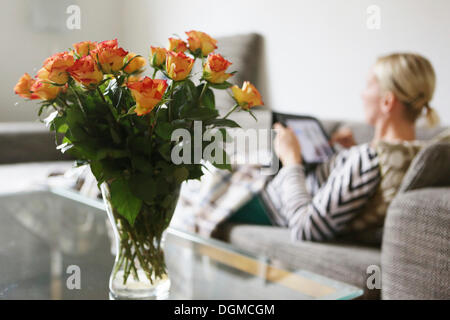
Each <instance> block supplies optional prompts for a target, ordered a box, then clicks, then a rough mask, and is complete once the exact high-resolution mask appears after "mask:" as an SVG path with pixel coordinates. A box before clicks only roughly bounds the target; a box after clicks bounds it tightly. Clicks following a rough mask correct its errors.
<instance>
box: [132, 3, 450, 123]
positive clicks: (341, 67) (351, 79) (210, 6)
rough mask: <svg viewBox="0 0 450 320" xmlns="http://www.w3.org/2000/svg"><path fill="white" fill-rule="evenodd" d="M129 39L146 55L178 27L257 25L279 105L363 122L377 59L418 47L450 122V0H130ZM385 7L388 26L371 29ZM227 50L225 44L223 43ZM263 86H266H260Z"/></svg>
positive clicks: (274, 104)
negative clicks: (374, 10)
mask: <svg viewBox="0 0 450 320" xmlns="http://www.w3.org/2000/svg"><path fill="white" fill-rule="evenodd" d="M130 2H132V3H133V5H130V6H126V7H125V10H124V16H125V21H126V22H125V23H126V26H127V28H125V29H124V40H125V42H126V43H127V45H128V47H130V48H131V47H133V48H136V50H139V51H140V52H141V53H146V52H148V47H149V45H150V44H153V45H155V44H156V45H164V46H165V45H166V38H167V37H169V36H171V34H173V33H177V34H179V35H183V34H184V31H186V30H190V29H199V30H203V31H205V32H208V33H210V34H211V35H214V36H219V35H228V34H233V33H244V32H250V31H256V32H258V33H260V34H262V35H263V36H264V38H265V53H264V59H265V63H266V67H265V70H263V71H265V72H260V74H261V73H262V74H263V76H265V77H267V79H266V80H267V81H266V83H267V85H264V82H262V87H261V91H262V93H263V97H264V99H265V102H266V105H268V106H270V107H271V108H273V109H276V110H280V111H286V112H296V113H310V114H313V115H316V116H319V117H322V118H339V119H342V118H345V119H353V120H362V119H363V111H362V107H361V100H360V92H361V90H362V89H363V87H364V84H365V77H366V74H367V71H368V69H369V67H370V66H371V64H372V63H373V62H374V61H375V59H376V57H377V56H379V55H381V54H385V53H389V52H393V51H399V50H408V51H417V52H420V53H422V54H424V55H425V56H427V57H428V58H429V59H430V60H431V61H432V63H433V64H434V66H435V69H436V71H437V78H438V87H437V90H436V95H435V99H434V100H433V102H432V105H433V106H434V107H435V108H436V109H437V110H438V112H439V114H440V116H441V118H442V121H443V122H444V123H446V124H450V90H449V89H450V59H449V57H450V1H449V0H433V1H429V0H226V1H224V0H210V1H204V0H189V1H177V0H152V1H150V2H149V1H130ZM372 4H375V5H378V6H379V7H380V8H381V29H380V30H369V29H368V28H367V27H366V20H367V12H366V10H367V7H368V6H369V5H372ZM219 52H220V43H219ZM260 85H261V84H260Z"/></svg>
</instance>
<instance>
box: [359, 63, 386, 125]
mask: <svg viewBox="0 0 450 320" xmlns="http://www.w3.org/2000/svg"><path fill="white" fill-rule="evenodd" d="M361 98H362V100H363V105H364V113H365V116H366V122H367V123H368V124H370V125H375V123H376V122H377V119H378V117H380V116H381V112H380V107H381V88H380V85H379V84H378V80H377V78H376V77H375V73H374V72H373V70H372V69H371V70H370V72H369V75H368V77H367V82H366V88H365V89H364V91H363V92H362V94H361Z"/></svg>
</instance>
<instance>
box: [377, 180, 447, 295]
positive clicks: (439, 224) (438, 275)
mask: <svg viewBox="0 0 450 320" xmlns="http://www.w3.org/2000/svg"><path fill="white" fill-rule="evenodd" d="M449 195H450V187H443V188H421V189H420V190H412V191H408V192H404V193H401V194H399V195H398V196H397V197H396V198H395V200H394V201H393V202H392V204H391V206H390V207H389V210H388V214H387V217H386V223H385V227H384V228H385V229H384V236H383V245H382V255H381V264H382V269H381V271H382V286H383V294H382V298H383V299H415V300H417V299H419V300H428V299H449V298H450V250H449V248H450V246H449V243H450V232H449V226H450V197H449Z"/></svg>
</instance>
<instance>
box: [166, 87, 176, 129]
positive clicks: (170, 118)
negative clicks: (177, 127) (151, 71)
mask: <svg viewBox="0 0 450 320" xmlns="http://www.w3.org/2000/svg"><path fill="white" fill-rule="evenodd" d="M174 88H175V81H173V80H172V84H171V85H170V94H169V99H170V101H169V103H168V106H167V107H168V108H169V122H172V97H173V89H174Z"/></svg>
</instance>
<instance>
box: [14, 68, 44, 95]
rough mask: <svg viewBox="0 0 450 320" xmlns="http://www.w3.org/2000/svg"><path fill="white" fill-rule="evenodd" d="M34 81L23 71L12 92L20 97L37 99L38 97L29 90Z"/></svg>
mask: <svg viewBox="0 0 450 320" xmlns="http://www.w3.org/2000/svg"><path fill="white" fill-rule="evenodd" d="M34 82H35V80H34V79H32V78H31V76H30V75H29V74H28V73H25V74H24V75H23V76H22V77H20V79H19V81H18V82H17V84H16V85H15V87H14V92H15V93H16V94H18V95H19V96H21V97H22V98H28V99H38V98H39V97H38V96H37V95H35V94H33V92H31V87H32V86H33V84H34Z"/></svg>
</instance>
